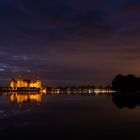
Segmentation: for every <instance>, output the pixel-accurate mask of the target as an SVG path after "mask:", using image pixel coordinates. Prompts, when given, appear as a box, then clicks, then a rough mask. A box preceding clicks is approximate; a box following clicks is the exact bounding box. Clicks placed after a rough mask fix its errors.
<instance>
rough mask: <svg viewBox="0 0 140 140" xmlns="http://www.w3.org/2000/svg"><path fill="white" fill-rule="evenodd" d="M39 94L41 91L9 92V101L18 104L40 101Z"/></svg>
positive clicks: (40, 94)
mask: <svg viewBox="0 0 140 140" xmlns="http://www.w3.org/2000/svg"><path fill="white" fill-rule="evenodd" d="M41 96H42V93H28V94H27V93H26V94H24V93H14V92H13V93H11V94H10V101H11V102H12V103H15V102H16V103H18V104H23V103H29V102H35V103H40V102H41Z"/></svg>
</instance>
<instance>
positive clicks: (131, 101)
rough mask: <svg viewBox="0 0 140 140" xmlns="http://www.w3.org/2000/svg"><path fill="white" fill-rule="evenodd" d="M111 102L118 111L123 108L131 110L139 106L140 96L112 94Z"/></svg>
mask: <svg viewBox="0 0 140 140" xmlns="http://www.w3.org/2000/svg"><path fill="white" fill-rule="evenodd" d="M112 102H113V103H114V104H115V105H116V107H118V108H120V109H122V108H124V107H128V108H129V109H133V108H135V107H136V106H139V105H140V94H134V93H133V94H127V93H126V94H122V93H121V95H120V94H112Z"/></svg>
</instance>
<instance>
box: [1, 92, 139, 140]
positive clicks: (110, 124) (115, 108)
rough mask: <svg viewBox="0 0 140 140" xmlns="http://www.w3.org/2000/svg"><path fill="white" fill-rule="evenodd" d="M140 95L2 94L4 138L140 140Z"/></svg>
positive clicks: (2, 137) (2, 131)
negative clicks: (139, 103) (29, 95)
mask: <svg viewBox="0 0 140 140" xmlns="http://www.w3.org/2000/svg"><path fill="white" fill-rule="evenodd" d="M138 98H139V97H136V98H135V99H133V101H132V100H131V99H132V98H131V97H128V98H127V97H126V98H124V97H118V96H117V97H116V96H113V97H112V95H108V96H105V95H102V96H100V95H94V96H86V95H85V96H81V95H59V96H52V95H49V96H48V95H37V96H34V95H32V96H31V97H27V96H26V95H5V94H4V95H0V138H1V139H19V140H20V139H46V140H50V139H55V140H59V139H60V140H61V139H65V140H67V139H71V140H79V139H85V140H87V139H92V140H98V139H106V140H108V139H109V140H118V139H126V140H127V139H131V140H134V139H140V138H139V137H140V107H139V105H138V101H137V99H138ZM134 100H135V102H134Z"/></svg>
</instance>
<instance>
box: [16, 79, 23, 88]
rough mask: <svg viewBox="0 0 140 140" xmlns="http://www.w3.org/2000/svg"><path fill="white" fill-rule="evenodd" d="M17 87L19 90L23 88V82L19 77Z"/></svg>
mask: <svg viewBox="0 0 140 140" xmlns="http://www.w3.org/2000/svg"><path fill="white" fill-rule="evenodd" d="M17 87H18V88H21V87H24V82H23V79H22V77H21V76H19V78H18V80H17Z"/></svg>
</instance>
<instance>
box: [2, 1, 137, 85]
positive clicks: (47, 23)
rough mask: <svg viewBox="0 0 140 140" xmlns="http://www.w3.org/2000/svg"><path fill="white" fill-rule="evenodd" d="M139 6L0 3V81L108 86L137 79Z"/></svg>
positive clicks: (123, 3)
mask: <svg viewBox="0 0 140 140" xmlns="http://www.w3.org/2000/svg"><path fill="white" fill-rule="evenodd" d="M139 5H140V2H139V0H106V1H104V0H94V1H93V0H77V1H75V0H1V1H0V20H1V22H0V76H1V79H9V78H11V75H13V76H17V75H18V73H24V75H28V74H29V72H30V71H32V73H34V74H35V75H40V77H41V78H42V79H44V80H48V83H50V84H53V82H54V84H56V83H58V82H60V81H63V82H60V84H62V83H63V84H72V81H75V83H76V84H78V83H79V84H81V83H82V84H84V83H85V84H87V83H92V82H93V83H95V84H107V83H111V80H112V78H113V77H114V76H115V75H116V74H118V73H124V74H127V73H134V74H136V75H138V76H139V75H140V69H139V60H140V57H139V51H140V47H139V45H140V41H139V36H140V10H139Z"/></svg>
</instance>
